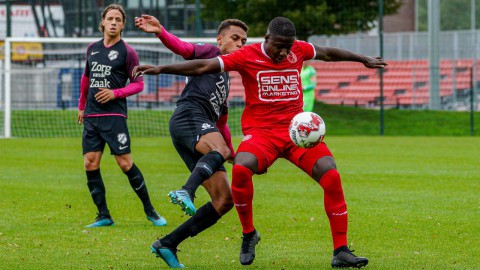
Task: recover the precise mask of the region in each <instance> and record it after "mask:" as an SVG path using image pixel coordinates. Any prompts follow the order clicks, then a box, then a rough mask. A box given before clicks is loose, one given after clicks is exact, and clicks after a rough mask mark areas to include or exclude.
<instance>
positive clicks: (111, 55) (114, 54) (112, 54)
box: [108, 50, 119, 61]
mask: <svg viewBox="0 0 480 270" xmlns="http://www.w3.org/2000/svg"><path fill="white" fill-rule="evenodd" d="M118 55H119V53H118V52H117V51H115V50H111V51H110V52H109V53H108V59H110V61H113V60H115V59H117V57H118Z"/></svg>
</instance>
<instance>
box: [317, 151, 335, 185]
mask: <svg viewBox="0 0 480 270" xmlns="http://www.w3.org/2000/svg"><path fill="white" fill-rule="evenodd" d="M336 168H337V165H336V163H335V159H334V158H333V157H331V156H325V157H322V158H320V159H319V160H317V162H316V163H315V165H314V166H313V170H312V177H313V179H315V180H317V181H320V179H321V178H322V177H323V175H325V173H327V172H328V171H330V170H332V169H335V170H336Z"/></svg>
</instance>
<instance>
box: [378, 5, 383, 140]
mask: <svg viewBox="0 0 480 270" xmlns="http://www.w3.org/2000/svg"><path fill="white" fill-rule="evenodd" d="M378 37H379V39H378V40H379V42H380V57H382V58H383V0H379V1H378ZM378 76H379V77H380V135H381V136H383V130H384V108H383V69H379V70H378Z"/></svg>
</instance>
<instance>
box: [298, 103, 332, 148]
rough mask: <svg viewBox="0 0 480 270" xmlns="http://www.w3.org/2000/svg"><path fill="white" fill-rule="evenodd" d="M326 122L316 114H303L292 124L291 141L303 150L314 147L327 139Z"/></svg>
mask: <svg viewBox="0 0 480 270" xmlns="http://www.w3.org/2000/svg"><path fill="white" fill-rule="evenodd" d="M325 128H326V127H325V122H324V121H323V119H322V118H321V117H320V116H319V115H318V114H316V113H313V112H301V113H299V114H297V115H295V116H294V117H293V118H292V121H291V122H290V128H289V131H290V139H292V141H293V143H295V144H296V145H298V146H300V147H303V148H310V147H313V146H315V145H317V144H319V143H320V142H322V141H323V138H324V137H325V131H326V129H325Z"/></svg>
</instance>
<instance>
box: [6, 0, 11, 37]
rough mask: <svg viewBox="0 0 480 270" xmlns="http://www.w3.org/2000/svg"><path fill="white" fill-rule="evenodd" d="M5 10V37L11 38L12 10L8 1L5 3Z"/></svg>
mask: <svg viewBox="0 0 480 270" xmlns="http://www.w3.org/2000/svg"><path fill="white" fill-rule="evenodd" d="M5 8H6V12H7V14H6V15H7V37H11V36H12V18H11V14H12V8H11V5H10V0H6V1H5Z"/></svg>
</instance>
